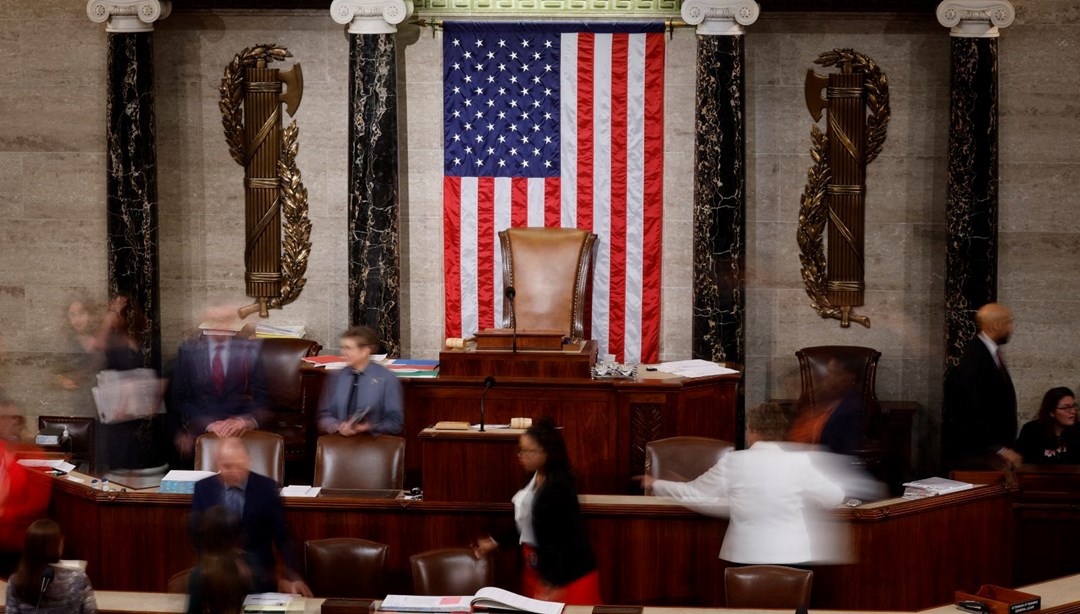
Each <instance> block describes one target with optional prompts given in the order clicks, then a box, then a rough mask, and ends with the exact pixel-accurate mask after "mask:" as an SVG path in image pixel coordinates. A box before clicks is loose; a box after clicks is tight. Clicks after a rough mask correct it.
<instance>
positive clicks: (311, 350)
mask: <svg viewBox="0 0 1080 614" xmlns="http://www.w3.org/2000/svg"><path fill="white" fill-rule="evenodd" d="M261 341H262V362H263V368H265V369H266V382H267V393H268V394H269V396H270V409H272V410H274V411H288V412H299V411H300V409H301V408H300V405H301V403H300V402H301V398H302V394H301V389H300V364H301V361H302V360H303V359H304V358H307V357H309V356H318V354H319V352H320V351H322V346H321V345H319V344H318V342H315V341H312V340H311V339H277V338H274V339H262V340H261Z"/></svg>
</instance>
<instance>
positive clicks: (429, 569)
mask: <svg viewBox="0 0 1080 614" xmlns="http://www.w3.org/2000/svg"><path fill="white" fill-rule="evenodd" d="M409 562H410V563H411V564H412V577H413V593H415V594H417V595H472V594H474V593H475V592H476V591H478V590H480V589H481V588H484V587H485V586H491V585H492V584H493V583H494V580H493V574H492V570H491V561H490V560H489V559H488V557H484V558H482V559H477V558H476V557H475V556H473V552H472V550H470V549H468V548H444V549H442V550H429V551H427V552H421V553H420V554H414V555H412V556H411V557H409Z"/></svg>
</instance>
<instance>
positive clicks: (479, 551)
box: [473, 537, 499, 559]
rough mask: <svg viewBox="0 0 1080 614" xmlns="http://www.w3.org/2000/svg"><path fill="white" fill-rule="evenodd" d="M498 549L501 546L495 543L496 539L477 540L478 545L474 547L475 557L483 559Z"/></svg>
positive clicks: (484, 538) (483, 538)
mask: <svg viewBox="0 0 1080 614" xmlns="http://www.w3.org/2000/svg"><path fill="white" fill-rule="evenodd" d="M498 547H499V544H497V543H495V540H494V539H491V538H490V537H482V538H480V539H478V540H476V544H474V545H473V556H475V557H476V558H478V559H482V558H484V557H485V556H487V555H488V554H489V553H490V552H492V551H493V550H495V549H496V548H498Z"/></svg>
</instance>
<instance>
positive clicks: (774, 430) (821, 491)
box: [640, 403, 844, 564]
mask: <svg viewBox="0 0 1080 614" xmlns="http://www.w3.org/2000/svg"><path fill="white" fill-rule="evenodd" d="M787 426H788V422H787V419H786V417H785V416H784V413H783V410H782V409H781V408H780V407H779V406H778V405H773V404H769V403H765V404H762V405H759V406H757V407H755V408H753V409H751V410H750V411H748V412H747V415H746V429H747V436H746V440H747V441H746V442H747V444H748V445H749V448H748V449H746V450H739V451H736V452H729V453H727V454H725V455H724V456H723V457H722V458H721V459H720V460H719V462H717V463H716V465H714V466H713V467H712V468H711V469H709V470H708V471H706V472H705V473H704V474H702V475H701V476H700V477H698V478H697V479H695V480H693V481H691V482H671V481H668V480H657V479H655V478H653V477H652V476H641V477H640V480H641V483H642V486H644V487H645V488H650V487H651V488H652V490H653V493H654V494H656V495H658V496H664V497H672V498H675V499H678V500H679V501H680V502H682V503H685V504H686V505H687V506H688V507H691V508H693V509H697V510H699V511H703V512H705V513H708V514H712V515H726V514H730V517H731V520H730V522H729V524H728V530H727V534H726V535H725V536H724V545H723V546H722V547H721V549H720V558H722V559H724V560H726V561H730V562H732V563H744V564H797V563H807V562H810V561H814V560H820V559H821V558H822V556H823V554H824V553H823V552H822V551H821V550H819V548H817V547H816V546H814V545H813V544H816V543H817V541H818V539H819V538H821V537H823V536H822V535H821V534H820V533H821V531H822V526H823V523H818V522H816V521H815V519H814V515H815V512H816V511H817V510H819V509H820V508H828V507H835V506H837V505H840V504H841V503H842V502H843V500H844V491H843V489H842V488H841V487H840V485H839V484H836V483H834V482H833V481H832V480H830V479H829V478H828V477H827V476H826V475H825V474H824V473H822V472H821V471H820V470H819V469H818V468H817V467H815V466H814V464H813V463H812V462H811V456H810V454H809V453H807V452H805V451H803V450H802V449H799V448H794V449H793V448H789V447H787V444H784V443H781V442H780V441H781V440H782V438H783V437H784V434H785V433H786V432H787ZM725 499H726V501H725Z"/></svg>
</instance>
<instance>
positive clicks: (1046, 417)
mask: <svg viewBox="0 0 1080 614" xmlns="http://www.w3.org/2000/svg"><path fill="white" fill-rule="evenodd" d="M1016 451H1017V452H1019V453H1020V455H1021V456H1023V457H1024V462H1025V463H1027V464H1066V463H1078V462H1080V431H1078V429H1077V426H1076V395H1074V394H1073V391H1072V390H1069V389H1068V388H1065V387H1064V386H1059V387H1057V388H1051V389H1050V390H1047V391H1046V394H1045V395H1043V400H1042V405H1041V406H1039V415H1038V416H1037V417H1036V418H1035V420H1032V421H1031V422H1028V423H1027V424H1025V425H1024V428H1022V429H1020V437H1019V438H1017V440H1016Z"/></svg>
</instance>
